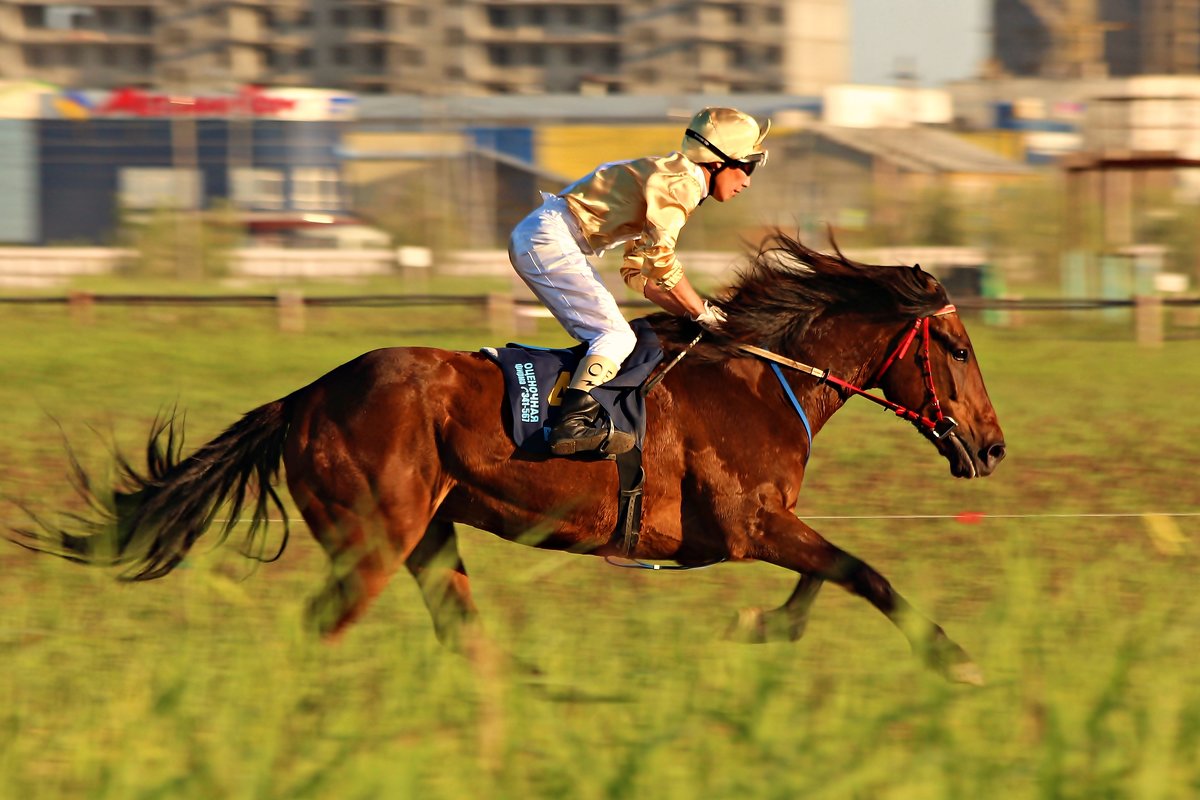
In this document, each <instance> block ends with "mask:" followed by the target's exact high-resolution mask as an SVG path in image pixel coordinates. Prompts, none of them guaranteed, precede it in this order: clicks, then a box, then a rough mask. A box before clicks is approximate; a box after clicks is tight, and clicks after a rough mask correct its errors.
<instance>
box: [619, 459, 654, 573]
mask: <svg viewBox="0 0 1200 800" xmlns="http://www.w3.org/2000/svg"><path fill="white" fill-rule="evenodd" d="M613 460H614V461H616V462H617V484H618V489H619V491H618V495H617V528H616V530H614V531H613V539H615V540H617V541H619V542H621V553H622V554H623V555H624V556H625V557H626V558H633V555H634V553H635V552H636V551H637V544H638V537H639V536H640V535H641V531H642V489H643V488H644V487H645V485H646V473H645V471H644V470H643V469H642V449H641V448H640V447H635V448H633V449H632V450H628V451H626V452H624V453H621V454H620V455H617V456H613Z"/></svg>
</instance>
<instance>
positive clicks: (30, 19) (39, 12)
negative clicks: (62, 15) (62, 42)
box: [21, 6, 46, 28]
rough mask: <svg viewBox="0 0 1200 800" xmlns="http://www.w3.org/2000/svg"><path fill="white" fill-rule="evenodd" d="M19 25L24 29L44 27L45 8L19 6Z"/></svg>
mask: <svg viewBox="0 0 1200 800" xmlns="http://www.w3.org/2000/svg"><path fill="white" fill-rule="evenodd" d="M21 23H22V24H23V25H24V26H25V27H26V28H44V27H46V7H45V6H21Z"/></svg>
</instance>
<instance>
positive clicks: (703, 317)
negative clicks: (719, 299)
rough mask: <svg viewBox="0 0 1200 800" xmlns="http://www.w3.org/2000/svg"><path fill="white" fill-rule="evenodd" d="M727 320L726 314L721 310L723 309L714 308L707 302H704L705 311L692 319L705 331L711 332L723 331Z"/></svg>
mask: <svg viewBox="0 0 1200 800" xmlns="http://www.w3.org/2000/svg"><path fill="white" fill-rule="evenodd" d="M726 319H727V317H726V316H725V312H724V311H722V310H721V307H720V306H714V305H713V304H712V303H710V302H708V301H707V300H705V301H704V310H703V311H701V312H700V313H699V314H697V315H696V316H694V317H692V321H693V322H699V323H700V325H701V326H702V327H703V328H704V329H706V330H710V331H719V330H721V326H722V325H723V324H725V320H726Z"/></svg>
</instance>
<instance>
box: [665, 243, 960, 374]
mask: <svg viewBox="0 0 1200 800" xmlns="http://www.w3.org/2000/svg"><path fill="white" fill-rule="evenodd" d="M720 295H721V297H722V299H721V300H720V305H721V307H722V308H723V309H724V310H725V312H726V314H727V315H728V317H729V319H728V321H727V322H726V323H725V325H724V326H723V327H722V331H721V333H722V334H723V335H721V336H708V337H705V340H706V341H707V342H708V343H709V345H710V346H709V347H706V348H704V349H705V350H709V351H710V353H712V354H713V355H717V354H718V353H724V354H733V353H734V352H736V346H737V344H739V343H748V344H755V345H758V346H759V347H765V348H766V349H768V350H773V351H775V352H778V353H787V352H791V351H793V350H794V347H795V345H796V344H798V343H799V342H800V341H801V340H802V339H803V338H804V336H805V335H806V334H807V332H808V330H809V327H810V326H811V325H812V323H813V321H814V320H816V319H817V318H818V317H820V316H822V315H823V314H830V313H832V314H836V313H838V312H840V311H845V312H854V313H857V314H862V315H864V316H866V317H868V318H871V319H874V320H876V321H879V322H888V321H891V320H895V321H897V322H900V321H904V320H912V319H915V318H916V317H920V316H924V315H926V314H930V313H933V312H935V311H937V310H939V309H941V308H942V307H944V306H945V305H946V304H947V303H948V302H949V301H948V299H947V296H946V290H945V289H944V288H943V287H942V285H941V284H940V283H938V282H937V280H936V279H934V277H933V276H932V275H930V274H929V273H927V272H925V271H924V270H922V269H921V268H920V267H919V266H914V267H891V266H877V265H872V264H860V263H858V262H857V261H853V260H851V259H849V258H847V257H846V255H845V254H844V253H842V251H841V249H840V248H838V246H837V244H836V243H833V252H832V253H821V252H818V251H816V250H812V249H810V248H809V247H807V246H806V245H804V244H803V243H801V242H800V241H799V240H798V239H795V238H793V237H791V236H788V235H787V234H785V233H783V232H781V231H775V232H774V233H772V234H771V235H770V236H769V237H767V239H765V240H764V241H763V244H762V246H761V247H760V248H759V250H758V252H757V253H756V254H755V255H754V256H753V257H752V258H751V260H750V262H749V263H748V264H747V265H746V266H744V267H743V268H741V269H740V270H739V272H738V276H737V280H735V282H734V283H733V284H732V285H731V286H730V287H729V288H728V289H726V290H725V291H723V292H721V293H720ZM653 322H654V327H655V330H656V331H657V332H658V335H659V338H660V339H661V340H662V343H663V346H664V349H666V350H667V351H672V350H676V349H677V348H679V347H683V346H686V345H687V344H688V342H690V341H691V340H692V339H693V338H695V336H696V334H697V332H698V331H699V329H698V327H697V326H696V324H695V323H693V322H691V321H690V320H687V319H685V318H681V317H672V316H670V315H666V314H661V315H655V317H654V318H653ZM714 347H715V349H716V352H713V348H714Z"/></svg>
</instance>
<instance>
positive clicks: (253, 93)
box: [92, 86, 296, 117]
mask: <svg viewBox="0 0 1200 800" xmlns="http://www.w3.org/2000/svg"><path fill="white" fill-rule="evenodd" d="M295 108H296V101H295V100H289V99H285V98H282V97H271V96H270V95H268V94H266V93H265V92H263V90H261V89H258V88H256V87H252V86H247V87H245V88H243V89H241V90H239V91H238V93H237V94H235V95H215V96H210V97H197V96H194V95H178V94H156V93H151V92H147V91H145V90H143V89H132V88H130V89H118V90H116V91H114V92H112V93H111V94H110V95H109V96H108V100H106V101H105V102H104V103H102V104H100V105H98V106H97V107H96V108H95V109H93V110H92V113H93V114H97V115H103V114H132V115H133V116H137V117H175V116H187V117H227V116H234V115H239V114H240V115H244V116H252V117H269V116H273V115H275V114H280V113H283V112H287V111H292V110H294V109H295Z"/></svg>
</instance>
